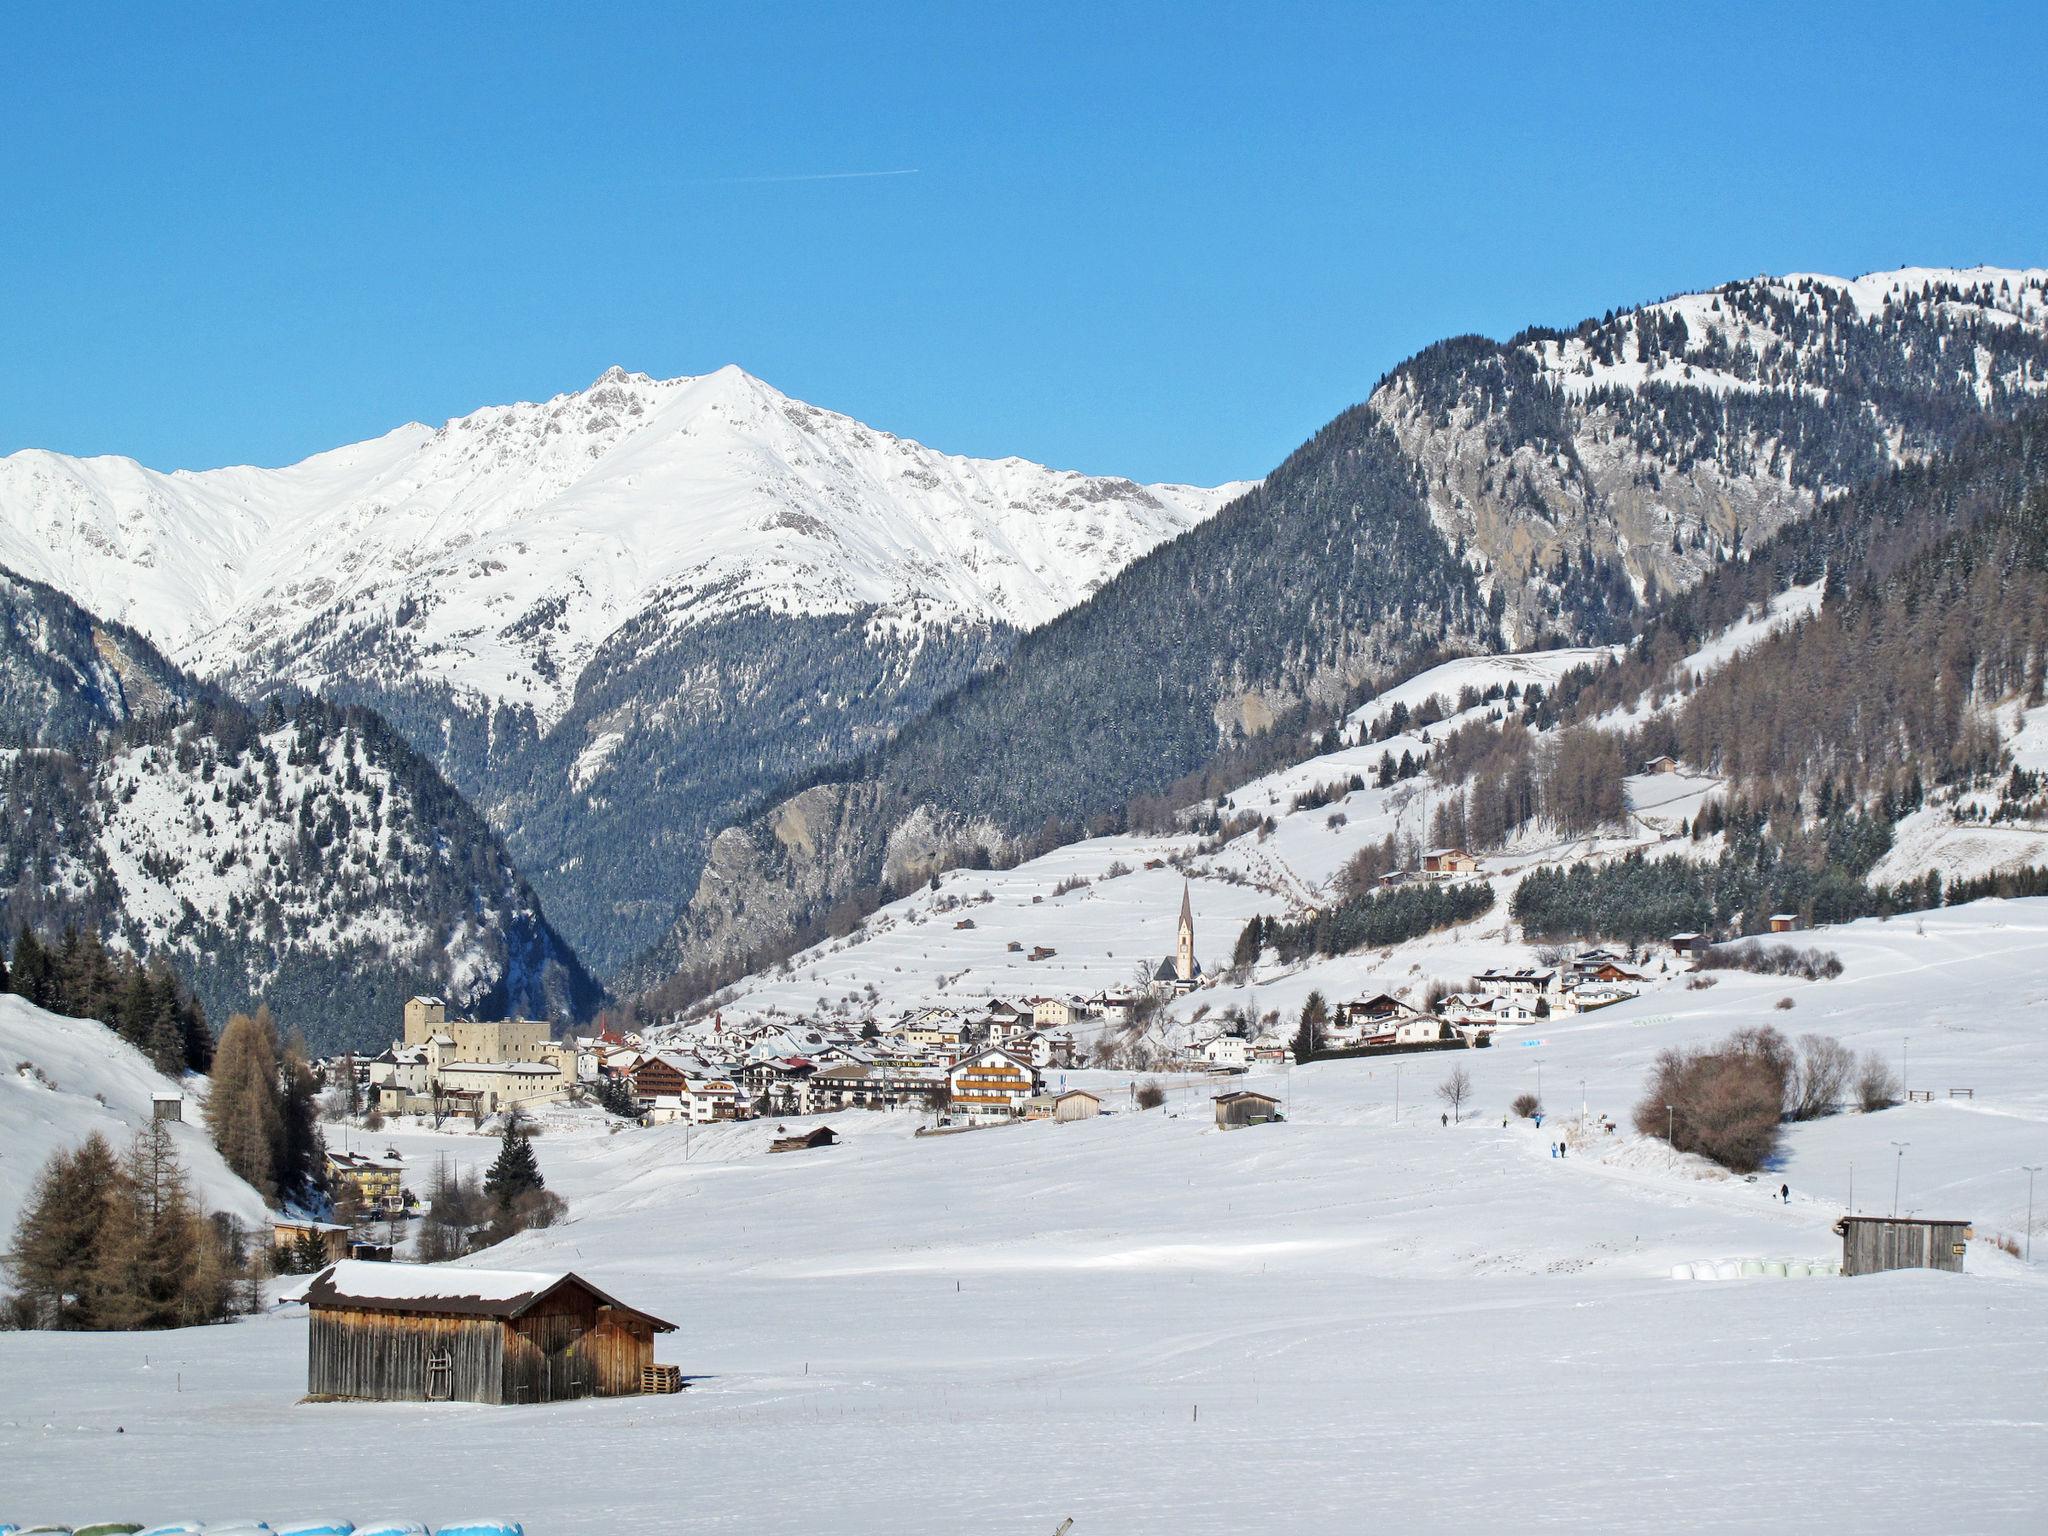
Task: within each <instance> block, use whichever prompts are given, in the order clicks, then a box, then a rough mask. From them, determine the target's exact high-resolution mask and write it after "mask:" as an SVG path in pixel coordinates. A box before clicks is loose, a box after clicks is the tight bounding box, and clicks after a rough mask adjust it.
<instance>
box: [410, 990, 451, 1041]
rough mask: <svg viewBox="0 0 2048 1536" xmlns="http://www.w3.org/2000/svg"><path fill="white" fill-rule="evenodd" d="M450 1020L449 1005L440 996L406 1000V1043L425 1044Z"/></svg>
mask: <svg viewBox="0 0 2048 1536" xmlns="http://www.w3.org/2000/svg"><path fill="white" fill-rule="evenodd" d="M447 1022H448V1005H447V1004H446V1003H444V1002H442V1001H441V999H440V998H438V997H409V998H407V999H406V1000H405V1043H406V1044H407V1045H425V1044H426V1043H427V1042H428V1041H429V1040H431V1039H432V1038H433V1037H434V1036H435V1035H437V1034H439V1033H440V1031H441V1026H442V1025H444V1024H446V1023H447Z"/></svg>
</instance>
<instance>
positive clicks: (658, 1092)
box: [633, 1051, 704, 1104]
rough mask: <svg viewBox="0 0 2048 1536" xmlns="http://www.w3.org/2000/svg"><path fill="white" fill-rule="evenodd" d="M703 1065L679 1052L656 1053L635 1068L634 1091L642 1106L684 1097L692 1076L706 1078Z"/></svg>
mask: <svg viewBox="0 0 2048 1536" xmlns="http://www.w3.org/2000/svg"><path fill="white" fill-rule="evenodd" d="M703 1072H704V1064H703V1063H702V1062H701V1061H698V1060H696V1059H695V1058H694V1057H690V1056H685V1055H683V1054H682V1053H681V1052H679V1051H656V1052H655V1053H654V1054H653V1055H652V1056H648V1057H646V1058H644V1059H643V1060H642V1061H641V1062H640V1063H639V1064H638V1065H637V1066H635V1067H634V1068H633V1092H634V1094H635V1095H636V1096H637V1097H638V1098H639V1099H640V1101H641V1102H642V1103H643V1104H649V1103H652V1102H653V1101H654V1100H656V1099H659V1098H669V1099H676V1098H681V1097H682V1095H683V1094H684V1093H686V1092H687V1091H688V1090H689V1086H690V1077H691V1075H692V1074H693V1073H694V1074H696V1075H698V1076H701V1075H703Z"/></svg>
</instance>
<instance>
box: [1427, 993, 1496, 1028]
mask: <svg viewBox="0 0 2048 1536" xmlns="http://www.w3.org/2000/svg"><path fill="white" fill-rule="evenodd" d="M1493 1004H1494V999H1493V998H1490V997H1488V996H1487V995H1486V994H1485V993H1484V992H1453V993H1451V994H1450V995H1449V996H1448V997H1446V998H1444V999H1443V1001H1441V1002H1440V1003H1438V1004H1437V1012H1438V1013H1439V1014H1440V1015H1441V1016H1442V1017H1444V1018H1447V1019H1453V1020H1459V1021H1463V1022H1467V1023H1490V1022H1492V1020H1493Z"/></svg>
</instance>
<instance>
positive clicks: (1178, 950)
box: [1173, 880, 1195, 981]
mask: <svg viewBox="0 0 2048 1536" xmlns="http://www.w3.org/2000/svg"><path fill="white" fill-rule="evenodd" d="M1173 974H1174V975H1175V976H1177V977H1179V978H1180V979H1181V980H1182V981H1193V980H1194V979H1195V909H1194V906H1193V905H1192V903H1190V901H1189V900H1188V884H1187V882H1186V881H1185V880H1183V881H1182V882H1181V886H1180V938H1179V939H1178V941H1177V942H1176V943H1175V944H1174V946H1173Z"/></svg>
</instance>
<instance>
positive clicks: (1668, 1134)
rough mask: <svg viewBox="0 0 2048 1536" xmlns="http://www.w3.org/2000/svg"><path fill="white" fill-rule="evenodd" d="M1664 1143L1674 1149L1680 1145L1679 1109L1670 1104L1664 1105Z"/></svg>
mask: <svg viewBox="0 0 2048 1536" xmlns="http://www.w3.org/2000/svg"><path fill="white" fill-rule="evenodd" d="M1664 1145H1665V1146H1667V1147H1670V1148H1672V1149H1673V1150H1674V1151H1675V1150H1677V1147H1678V1111H1677V1110H1676V1109H1674V1108H1673V1107H1672V1106H1671V1105H1669V1104H1666V1105H1665V1106H1664Z"/></svg>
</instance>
